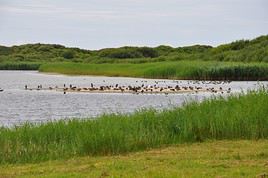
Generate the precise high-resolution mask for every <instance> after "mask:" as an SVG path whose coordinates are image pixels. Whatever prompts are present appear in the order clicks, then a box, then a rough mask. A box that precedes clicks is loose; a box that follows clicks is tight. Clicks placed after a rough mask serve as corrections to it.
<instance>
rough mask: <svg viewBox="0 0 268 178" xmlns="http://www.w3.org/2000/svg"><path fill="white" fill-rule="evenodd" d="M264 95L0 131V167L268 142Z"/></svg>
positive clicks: (263, 91) (255, 93) (267, 93)
mask: <svg viewBox="0 0 268 178" xmlns="http://www.w3.org/2000/svg"><path fill="white" fill-rule="evenodd" d="M267 101H268V91H267V90H266V89H260V90H258V91H251V92H249V93H247V94H237V95H232V96H230V97H228V98H223V97H217V98H212V99H208V100H205V101H203V102H201V103H199V102H191V103H188V104H185V105H184V106H183V107H181V108H173V109H170V110H164V111H161V112H157V111H155V110H153V109H151V110H143V111H138V112H136V113H133V114H130V115H126V114H110V115H103V116H100V117H98V118H96V119H73V120H65V121H64V120H62V121H57V122H48V123H43V124H38V125H36V124H30V123H28V124H24V125H23V126H17V127H14V128H1V129H0V163H1V164H5V163H25V162H41V161H45V160H54V159H66V158H71V157H76V156H85V155H92V156H95V155H115V154H124V153H127V152H133V151H139V150H146V149H150V148H156V147H163V146H166V145H171V144H178V143H186V142H202V141H205V140H211V139H212V140H221V139H267V138H268V127H267V125H268V110H267V108H268V102H267Z"/></svg>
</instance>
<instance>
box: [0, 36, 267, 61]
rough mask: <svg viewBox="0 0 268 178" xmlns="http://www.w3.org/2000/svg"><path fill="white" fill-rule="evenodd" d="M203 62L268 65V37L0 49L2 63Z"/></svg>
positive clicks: (48, 45) (38, 45) (29, 46)
mask: <svg viewBox="0 0 268 178" xmlns="http://www.w3.org/2000/svg"><path fill="white" fill-rule="evenodd" d="M179 60H204V61H241V62H268V35H266V36H260V37H258V38H255V39H253V40H239V41H235V42H232V43H229V44H223V45H220V46H218V47H212V46H208V45H193V46H186V47H177V48H173V47H170V46H164V45H161V46H158V47H154V48H151V47H129V46H125V47H120V48H106V49H101V50H85V49H79V48H69V47H65V46H62V45H58V44H40V43H38V44H25V45H20V46H12V47H6V46H0V63H1V62H2V63H3V62H39V63H41V62H62V61H64V62H66V61H69V62H87V63H145V62H159V61H179Z"/></svg>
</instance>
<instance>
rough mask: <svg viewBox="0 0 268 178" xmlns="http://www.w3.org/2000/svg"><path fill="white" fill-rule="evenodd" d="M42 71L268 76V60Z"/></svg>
mask: <svg viewBox="0 0 268 178" xmlns="http://www.w3.org/2000/svg"><path fill="white" fill-rule="evenodd" d="M39 70H40V71H42V72H56V73H63V74H74V75H106V76H124V77H145V78H163V79H164V78H165V79H198V80H204V79H205V80H222V79H224V80H268V64H267V63H241V62H217V61H177V62H167V61H165V62H153V63H141V64H130V63H124V64H120V63H119V64H84V63H56V64H45V65H42V66H41V67H40V69H39Z"/></svg>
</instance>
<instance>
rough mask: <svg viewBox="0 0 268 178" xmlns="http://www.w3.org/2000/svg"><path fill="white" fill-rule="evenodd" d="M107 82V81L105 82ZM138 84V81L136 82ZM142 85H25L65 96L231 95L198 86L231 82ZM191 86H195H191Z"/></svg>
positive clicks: (155, 83) (227, 91) (180, 82)
mask: <svg viewBox="0 0 268 178" xmlns="http://www.w3.org/2000/svg"><path fill="white" fill-rule="evenodd" d="M103 82H105V81H103ZM136 82H138V81H136ZM140 82H141V83H142V84H141V85H135V86H133V85H127V86H126V85H119V84H115V85H95V84H94V83H90V85H89V87H77V86H74V85H72V84H70V85H68V86H67V85H65V84H64V85H63V86H62V87H58V86H55V87H48V88H43V87H42V85H38V86H37V88H28V86H27V85H25V90H54V91H61V92H63V93H64V94H66V93H67V92H88V93H133V94H157V93H160V94H161V93H163V94H170V93H184V92H192V93H193V92H194V93H197V92H212V93H224V92H226V93H230V92H231V88H228V89H223V88H222V87H216V86H215V87H211V86H210V87H204V86H200V85H199V86H197V85H198V84H203V85H206V84H214V85H219V84H225V83H230V81H188V82H187V85H186V84H185V83H184V84H183V83H182V81H175V80H174V81H173V83H175V84H173V85H164V86H163V85H162V86H161V85H159V84H160V83H166V81H155V82H154V84H153V85H150V84H147V81H146V80H144V81H140ZM191 84H194V85H192V86H191Z"/></svg>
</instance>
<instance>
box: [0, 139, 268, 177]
mask: <svg viewBox="0 0 268 178" xmlns="http://www.w3.org/2000/svg"><path fill="white" fill-rule="evenodd" d="M267 159H268V141H267V140H259V141H242V140H237V141H226V140H225V141H209V142H204V143H194V144H180V145H176V146H172V147H168V148H163V149H153V150H150V151H145V152H138V153H131V154H126V155H120V156H105V157H76V158H73V159H70V160H64V161H50V162H44V163H39V164H24V165H2V166H1V167H0V177H27V178H30V177H51V178H52V177H66V178H67V177H198V178H199V177H261V176H263V177H264V175H265V174H266V175H267V173H268V162H267Z"/></svg>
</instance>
